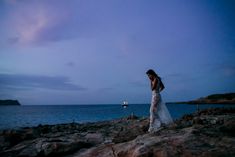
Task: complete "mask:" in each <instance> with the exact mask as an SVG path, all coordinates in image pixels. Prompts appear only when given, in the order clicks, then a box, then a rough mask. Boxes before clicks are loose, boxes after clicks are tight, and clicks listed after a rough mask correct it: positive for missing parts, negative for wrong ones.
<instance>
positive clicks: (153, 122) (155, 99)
mask: <svg viewBox="0 0 235 157" xmlns="http://www.w3.org/2000/svg"><path fill="white" fill-rule="evenodd" d="M157 82H158V84H157V88H156V89H155V90H153V91H152V100H151V106H150V124H149V130H148V131H149V132H156V131H158V130H160V129H161V126H162V124H164V125H167V124H170V123H172V122H173V120H172V118H171V115H170V113H169V111H168V109H167V107H166V105H165V103H164V102H163V101H162V98H161V94H160V81H159V80H158V81H157Z"/></svg>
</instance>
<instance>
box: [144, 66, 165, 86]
mask: <svg viewBox="0 0 235 157" xmlns="http://www.w3.org/2000/svg"><path fill="white" fill-rule="evenodd" d="M146 74H147V75H148V74H149V75H153V76H155V77H157V78H158V80H159V81H160V88H161V90H163V89H164V88H165V86H164V84H163V83H162V79H161V77H159V76H158V74H157V73H155V71H154V70H153V69H149V70H148V71H147V72H146Z"/></svg>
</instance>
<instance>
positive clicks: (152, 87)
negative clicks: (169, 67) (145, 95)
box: [151, 78, 158, 90]
mask: <svg viewBox="0 0 235 157" xmlns="http://www.w3.org/2000/svg"><path fill="white" fill-rule="evenodd" d="M157 81H158V80H157V78H154V80H153V81H151V89H152V90H154V89H156V88H157Z"/></svg>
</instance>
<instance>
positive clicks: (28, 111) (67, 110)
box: [0, 104, 235, 130]
mask: <svg viewBox="0 0 235 157" xmlns="http://www.w3.org/2000/svg"><path fill="white" fill-rule="evenodd" d="M149 107H150V104H130V105H129V106H128V107H127V108H123V107H122V106H121V105H115V104H110V105H31V106H26V105H23V106H0V130H3V129H16V128H20V127H32V126H38V125H39V124H42V125H44V124H62V123H72V122H77V123H85V122H97V121H104V120H111V119H118V118H123V117H127V116H129V115H131V114H134V115H136V116H139V117H148V116H149ZM215 107H235V105H223V104H221V105H199V108H200V109H206V108H215ZM167 108H168V110H169V112H170V114H171V116H172V118H173V119H178V118H180V117H181V116H183V115H184V114H189V113H193V112H195V111H196V110H197V106H196V105H189V104H167Z"/></svg>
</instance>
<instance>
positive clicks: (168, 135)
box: [0, 108, 235, 157]
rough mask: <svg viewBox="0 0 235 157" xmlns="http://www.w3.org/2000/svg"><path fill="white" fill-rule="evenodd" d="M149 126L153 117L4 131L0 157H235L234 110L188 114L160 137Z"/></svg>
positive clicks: (160, 133)
mask: <svg viewBox="0 0 235 157" xmlns="http://www.w3.org/2000/svg"><path fill="white" fill-rule="evenodd" d="M148 125H149V119H148V118H140V117H136V116H134V115H132V116H128V117H124V118H121V119H115V120H107V121H99V122H89V123H85V124H80V123H66V124H57V125H39V126H37V127H25V128H21V129H20V130H14V129H11V130H4V131H2V132H0V141H1V143H0V156H4V157H15V156H26V157H27V156H28V157H36V156H46V157H47V156H49V157H50V156H65V157H66V156H68V157H92V156H94V154H96V156H97V157H108V156H112V155H111V154H113V153H114V154H116V156H122V157H130V156H139V157H141V155H146V156H148V155H151V154H152V155H155V156H158V155H160V154H161V153H164V154H167V155H166V156H177V155H178V156H179V155H180V156H185V155H186V156H188V155H191V156H198V155H200V156H216V155H215V154H219V155H224V156H229V155H230V156H233V155H235V146H234V143H233V141H234V140H235V137H234V134H233V133H234V131H235V109H234V108H214V109H206V110H201V111H199V112H197V113H193V114H187V115H184V116H183V117H182V118H180V119H178V120H176V121H174V124H171V125H168V126H166V127H164V128H162V130H160V131H159V132H157V133H155V134H149V133H148V132H147V130H148ZM195 139H197V140H196V141H195ZM140 143H142V144H140ZM178 146H180V147H178ZM179 152H180V154H179ZM159 153H160V154H159Z"/></svg>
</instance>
